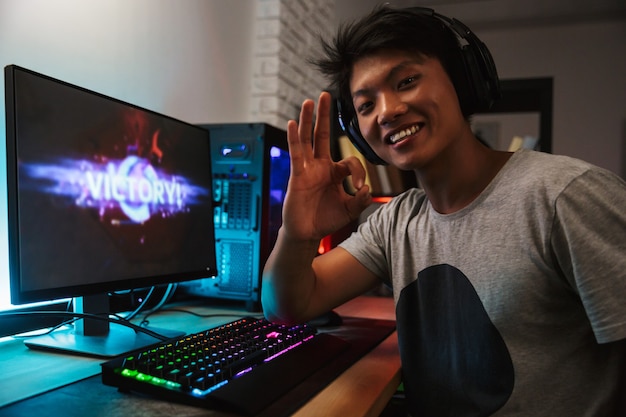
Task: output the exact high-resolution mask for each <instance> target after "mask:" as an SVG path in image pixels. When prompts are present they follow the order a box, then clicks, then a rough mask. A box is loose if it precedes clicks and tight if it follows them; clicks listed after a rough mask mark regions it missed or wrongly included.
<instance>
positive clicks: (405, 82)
mask: <svg viewBox="0 0 626 417" xmlns="http://www.w3.org/2000/svg"><path fill="white" fill-rule="evenodd" d="M418 78H419V76H417V75H412V76H410V77H407V78H405V79H403V80H402V81H400V83H399V84H398V88H403V87H406V86H409V85H411V84H415V82H416V81H417V80H418Z"/></svg>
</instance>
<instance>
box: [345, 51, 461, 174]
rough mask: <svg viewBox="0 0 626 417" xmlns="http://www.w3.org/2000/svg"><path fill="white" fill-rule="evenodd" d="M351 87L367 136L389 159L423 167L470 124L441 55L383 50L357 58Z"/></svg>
mask: <svg viewBox="0 0 626 417" xmlns="http://www.w3.org/2000/svg"><path fill="white" fill-rule="evenodd" d="M350 91H351V93H352V98H353V104H354V108H355V110H356V114H357V118H358V122H359V127H360V130H361V133H362V134H363V137H364V138H365V139H366V140H367V142H368V143H369V145H370V146H371V147H372V149H373V150H374V151H375V152H376V153H377V154H378V155H379V156H380V157H381V158H382V159H384V160H385V161H387V162H389V163H390V164H392V165H395V166H398V167H400V168H401V169H409V170H412V169H421V168H424V167H425V166H427V165H428V164H429V163H431V162H433V161H434V160H435V158H436V157H437V156H438V155H440V154H441V153H442V152H444V151H445V150H446V149H447V148H448V146H449V145H450V144H451V143H453V142H454V141H455V139H457V138H458V137H459V136H460V135H461V134H462V133H463V128H464V127H465V126H466V120H465V119H464V117H463V114H462V113H461V109H460V107H459V102H458V99H457V95H456V91H455V89H454V86H453V85H452V82H451V81H450V78H449V77H448V74H447V73H446V71H445V70H444V68H443V66H442V65H441V63H440V62H439V60H438V59H436V58H430V57H426V56H424V55H415V54H409V53H407V52H400V51H382V52H379V53H376V54H374V55H370V56H367V57H364V58H361V59H359V60H358V61H356V62H355V64H354V66H353V70H352V77H351V79H350Z"/></svg>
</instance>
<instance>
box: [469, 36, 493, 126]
mask: <svg viewBox="0 0 626 417" xmlns="http://www.w3.org/2000/svg"><path fill="white" fill-rule="evenodd" d="M461 53H462V55H463V65H464V67H465V74H466V75H465V77H466V79H467V90H468V91H467V92H466V97H465V98H464V100H466V101H465V103H464V105H463V107H464V114H466V115H468V114H473V113H476V112H483V111H487V110H489V109H490V108H491V106H492V105H493V102H494V101H496V100H497V99H499V98H500V96H501V94H500V81H499V78H498V74H497V72H496V69H495V64H494V63H493V59H492V58H491V54H490V53H489V50H487V49H486V47H484V45H482V42H480V40H478V39H473V43H471V44H468V45H465V46H464V47H463V48H462V51H461Z"/></svg>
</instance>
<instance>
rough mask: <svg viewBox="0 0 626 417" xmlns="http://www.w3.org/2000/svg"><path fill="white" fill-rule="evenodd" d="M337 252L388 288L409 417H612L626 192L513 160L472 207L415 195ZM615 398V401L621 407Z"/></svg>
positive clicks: (576, 170)
mask: <svg viewBox="0 0 626 417" xmlns="http://www.w3.org/2000/svg"><path fill="white" fill-rule="evenodd" d="M341 246H342V247H343V248H345V249H346V250H348V251H349V252H350V253H351V254H352V255H353V256H355V257H356V258H357V259H358V260H359V261H360V262H361V263H362V264H363V265H364V266H365V267H367V268H368V269H369V270H371V271H373V272H374V273H375V274H376V275H378V276H379V277H380V278H381V279H382V280H383V281H385V282H387V283H388V284H390V285H391V286H392V287H393V293H394V299H395V303H396V318H397V323H398V337H399V341H400V354H401V357H402V363H403V378H404V383H405V388H406V392H407V398H408V400H409V406H410V409H411V411H412V412H413V413H414V414H415V415H420V416H421V415H424V416H430V415H454V416H455V417H465V416H490V415H493V416H513V415H516V416H534V417H540V416H546V417H547V416H550V417H554V416H565V415H567V416H599V415H610V414H611V412H612V411H610V410H611V408H610V407H612V403H611V401H613V399H614V398H615V397H616V390H617V383H618V379H619V378H620V369H621V366H622V365H621V364H622V361H624V360H626V358H624V352H623V351H621V352H620V351H618V349H617V345H615V344H611V343H608V342H611V341H617V340H621V339H624V338H626V184H625V183H624V182H623V181H622V180H621V179H620V178H618V177H617V176H615V175H614V174H612V173H610V172H608V171H605V170H602V169H600V168H598V167H594V166H592V165H590V164H587V163H585V162H582V161H579V160H576V159H572V158H568V157H564V156H555V155H550V154H545V153H540V152H534V151H525V150H524V151H519V152H517V153H515V154H514V155H513V156H512V157H511V159H510V160H509V161H508V162H507V164H506V165H505V166H504V167H503V169H502V170H501V171H500V172H499V173H498V175H497V176H496V178H494V180H493V181H492V182H491V184H490V185H489V186H488V187H487V188H486V189H485V190H484V191H483V192H482V193H481V194H480V195H479V196H478V197H477V198H476V199H475V200H474V201H473V202H472V203H471V204H470V205H468V206H467V207H465V208H463V209H462V210H460V211H458V212H456V213H453V214H448V215H442V214H440V213H437V212H436V211H435V210H434V209H433V208H432V207H431V205H430V203H429V201H428V199H427V198H426V196H425V195H424V193H423V191H422V190H419V189H412V190H409V191H407V192H405V193H403V194H401V195H399V196H397V197H395V198H394V199H393V200H392V201H390V202H389V203H387V204H386V205H384V206H382V207H381V208H380V209H378V210H377V211H376V212H374V213H373V214H372V215H370V216H369V217H368V219H367V220H366V221H365V222H364V223H363V224H362V225H360V227H359V229H358V231H357V232H355V233H354V234H353V235H352V236H350V237H349V238H348V239H347V240H346V241H344V242H343V243H342V244H341ZM622 394H623V393H622Z"/></svg>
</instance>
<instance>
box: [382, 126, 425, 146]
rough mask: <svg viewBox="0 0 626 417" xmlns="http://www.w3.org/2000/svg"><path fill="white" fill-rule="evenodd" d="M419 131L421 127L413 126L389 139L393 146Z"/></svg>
mask: <svg viewBox="0 0 626 417" xmlns="http://www.w3.org/2000/svg"><path fill="white" fill-rule="evenodd" d="M418 130H420V127H419V126H417V125H416V126H411V127H409V128H407V129H404V130H401V131H400V132H398V133H396V134H395V135H391V136H390V137H389V142H391V143H392V144H394V143H398V142H399V141H400V140H401V139H403V138H405V137H407V136H409V135H412V134H414V133H416V132H417V131H418Z"/></svg>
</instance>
